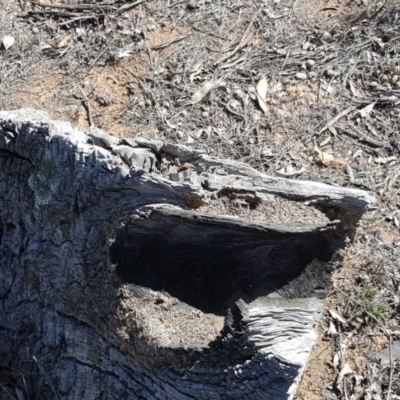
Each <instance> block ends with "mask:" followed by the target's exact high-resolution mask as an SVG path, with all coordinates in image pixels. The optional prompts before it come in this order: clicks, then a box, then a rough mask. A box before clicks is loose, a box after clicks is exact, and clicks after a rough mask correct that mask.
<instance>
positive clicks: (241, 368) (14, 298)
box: [0, 109, 374, 400]
mask: <svg viewBox="0 0 400 400" xmlns="http://www.w3.org/2000/svg"><path fill="white" fill-rule="evenodd" d="M0 163H1V169H0V176H1V179H0V212H1V224H0V236H1V247H0V252H1V259H0V260H1V261H0V271H1V277H2V279H1V280H0V300H1V307H2V315H1V319H0V365H1V371H0V382H1V384H2V386H1V387H2V390H3V395H4V396H9V397H8V398H10V399H11V398H18V399H28V398H29V399H36V398H38V399H85V400H91V399H93V400H94V399H118V400H119V399H174V400H175V399H204V400H209V399H229V400H232V399H241V400H242V399H263V400H266V399H274V400H278V399H290V398H292V397H293V395H294V393H295V389H296V386H297V382H298V380H299V379H300V377H301V372H302V369H303V367H304V365H305V363H306V361H307V357H308V354H309V352H310V350H311V347H312V345H313V342H314V339H315V337H316V333H315V330H314V328H315V322H316V320H317V318H318V315H319V313H320V312H321V309H322V307H323V302H324V298H325V295H326V291H327V289H328V288H329V284H330V276H331V272H332V270H333V269H334V268H335V267H336V265H337V264H338V262H339V258H338V256H337V252H338V250H339V249H340V248H341V247H343V246H344V245H345V243H346V241H348V240H347V239H346V236H347V235H350V236H351V234H352V232H353V231H354V229H355V227H356V224H357V221H358V220H359V218H360V217H361V215H362V214H363V213H364V212H365V211H366V210H367V209H368V207H369V206H370V205H371V204H372V203H373V202H374V199H373V197H371V195H370V194H368V193H367V192H364V191H361V190H356V189H347V188H342V187H337V186H330V185H327V184H322V183H316V182H309V181H300V180H289V179H284V178H276V177H271V176H267V175H264V174H262V173H260V172H257V171H256V170H254V169H252V168H250V167H249V166H247V165H246V164H243V163H240V162H236V161H231V160H219V159H215V158H213V157H210V156H208V155H206V154H203V153H201V152H199V151H195V150H192V149H190V148H188V147H186V146H182V145H174V144H171V143H164V142H157V141H151V140H145V139H140V138H139V139H119V138H116V137H112V136H110V135H108V134H106V133H105V132H103V131H101V130H100V129H97V128H90V129H89V130H87V131H86V132H79V131H77V130H76V129H74V128H73V127H72V126H71V125H70V124H68V123H65V122H58V121H52V120H51V119H50V118H49V117H48V115H47V114H45V113H43V112H39V111H35V110H32V109H25V110H19V111H11V112H5V111H4V112H0ZM222 198H230V199H235V201H240V202H243V203H244V204H246V205H247V207H248V208H249V209H251V208H254V209H257V208H259V207H261V206H262V205H263V204H264V205H265V204H272V205H273V204H277V203H274V202H279V201H283V202H284V203H282V204H283V210H289V211H288V212H289V216H290V215H292V214H291V212H292V211H291V208H290V207H297V206H301V207H303V208H304V209H312V210H314V211H315V212H318V213H320V215H321V216H322V217H323V218H322V219H321V220H320V221H313V223H306V222H303V223H298V224H294V223H291V222H290V223H287V224H272V223H268V222H262V221H261V222H252V221H251V220H249V219H246V218H237V217H229V216H223V215H218V214H217V213H212V212H205V211H204V210H205V209H207V207H209V210H212V207H211V206H212V204H214V203H217V202H218V201H219V200H220V199H222ZM207 204H208V206H207ZM279 204H281V203H279ZM304 204H307V205H308V206H309V207H308V208H307V207H305V206H304ZM210 205H211V206H210ZM285 207H287V208H285ZM202 210H203V211H202ZM265 210H266V211H265V215H266V217H268V213H269V212H271V213H273V212H274V208H273V207H272V208H271V211H269V208H268V207H266V208H265ZM266 219H267V220H268V218H266ZM7 393H8V394H7ZM12 396H14V397H12ZM4 398H7V397H4Z"/></svg>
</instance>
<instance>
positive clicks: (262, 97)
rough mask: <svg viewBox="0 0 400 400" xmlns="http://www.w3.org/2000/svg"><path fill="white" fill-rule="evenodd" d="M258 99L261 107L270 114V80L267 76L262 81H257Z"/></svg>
mask: <svg viewBox="0 0 400 400" xmlns="http://www.w3.org/2000/svg"><path fill="white" fill-rule="evenodd" d="M256 89H257V99H258V104H259V105H260V107H261V109H262V110H263V111H264V112H265V114H267V115H268V111H269V110H268V106H267V103H266V101H267V93H268V81H267V80H266V79H265V78H262V79H261V80H260V82H258V83H257V87H256Z"/></svg>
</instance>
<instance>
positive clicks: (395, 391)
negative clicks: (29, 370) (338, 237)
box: [0, 0, 400, 400]
mask: <svg viewBox="0 0 400 400" xmlns="http://www.w3.org/2000/svg"><path fill="white" fill-rule="evenodd" d="M34 3H35V2H34V1H30V0H0V37H1V38H4V37H5V36H6V35H9V36H12V37H13V38H14V40H15V41H14V43H13V45H12V46H11V47H9V48H8V49H5V48H4V46H3V48H2V49H1V50H0V62H1V66H0V68H1V73H0V109H3V110H4V109H15V108H20V107H26V106H31V107H35V108H38V109H43V110H45V111H47V112H49V113H50V115H51V116H52V117H53V118H55V119H62V120H68V121H70V122H71V123H72V124H74V125H76V126H78V127H79V128H80V129H85V128H87V127H88V126H89V125H91V124H94V125H96V126H98V127H100V128H102V129H104V130H106V131H108V132H110V133H111V134H114V135H117V136H126V137H135V136H146V137H150V138H155V139H161V140H169V141H173V142H178V143H184V144H188V145H190V146H192V147H196V148H201V149H203V150H205V151H207V152H208V153H209V154H210V155H215V156H219V157H224V158H226V157H229V158H232V159H240V160H242V161H244V162H247V163H249V164H250V165H252V166H254V167H255V168H258V169H260V170H262V171H263V172H266V173H268V174H270V175H276V176H288V177H291V178H296V179H308V180H314V181H320V182H326V183H330V184H337V185H343V186H347V187H358V188H362V189H365V190H369V191H371V192H373V193H374V194H375V196H376V198H377V205H376V207H375V208H374V209H372V210H370V211H369V212H368V213H367V214H366V215H365V217H364V218H363V220H362V221H361V223H360V227H359V229H358V231H357V235H356V237H355V238H354V243H353V244H352V245H351V246H349V247H348V248H347V249H345V250H344V251H343V254H342V262H341V265H340V267H339V268H338V269H337V271H336V272H335V275H334V280H333V285H332V289H331V292H330V295H329V297H328V298H327V301H326V311H325V313H324V315H323V318H322V320H321V323H320V325H319V327H318V329H319V333H320V334H319V339H318V342H317V343H316V345H315V347H314V350H313V352H312V354H311V357H310V361H309V363H308V365H307V367H306V370H305V373H304V377H303V379H302V382H301V384H300V386H299V390H298V394H297V398H298V399H302V400H314V399H353V400H356V399H359V400H360V399H390V398H392V399H399V398H400V384H399V382H400V361H396V359H395V358H394V354H395V351H394V349H395V347H396V346H398V340H399V339H400V318H399V311H400V289H399V287H400V272H399V265H398V263H399V262H398V260H399V253H400V235H399V232H400V230H399V228H400V209H399V207H400V197H399V191H400V184H399V177H400V168H399V164H400V162H399V152H400V134H399V105H400V79H399V77H400V58H399V57H400V55H399V53H400V30H399V26H400V5H398V4H396V1H395V0H393V1H391V0H381V1H378V0H353V1H350V0H349V1H345V0H234V1H231V0H188V1H187V0H183V1H168V0H159V1H157V0H147V1H146V0H143V1H138V2H136V3H134V2H133V1H128V0H124V1H122V0H120V1H118V0H117V1H113V2H112V1H108V2H107V1H90V0H86V1H84V0H58V1H56V0H47V1H46V3H45V2H42V4H44V3H45V4H47V7H43V6H39V5H37V4H34ZM36 3H39V2H38V1H36ZM106 3H112V5H111V6H107V5H105V4H106ZM57 5H58V6H60V5H64V6H65V8H63V7H58V8H57V7H54V6H57ZM131 5H132V7H130V6H131ZM7 47H8V46H7ZM260 81H261V82H262V83H263V84H264V90H265V91H264V94H265V96H264V97H263V99H261V100H260V99H259V98H257V89H256V88H257V87H259V86H257V85H258V84H259V82H260ZM316 149H317V150H316ZM263 207H264V208H263ZM279 207H281V211H282V210H284V209H285V206H284V205H281V206H279ZM206 211H210V210H206ZM214 211H215V210H214ZM216 211H218V212H224V213H229V214H236V215H244V216H246V217H247V218H251V219H256V220H257V219H263V218H262V217H263V215H264V214H265V213H269V214H270V215H271V214H273V213H271V209H270V208H269V207H268V205H263V206H260V207H259V208H258V209H257V208H256V209H255V210H253V209H250V207H248V206H247V205H246V204H240V203H237V202H235V201H234V200H232V199H221V201H220V203H219V205H218V209H217V210H216ZM279 215H280V216H283V217H282V218H280V217H279V218H275V219H278V220H279V221H281V222H285V221H283V220H286V221H287V220H290V218H291V215H290V213H289V214H288V213H286V215H285V213H284V212H281V213H280V214H279ZM307 216H308V218H309V219H311V220H313V219H314V218H318V215H317V214H315V213H313V212H309V213H308V214H307ZM279 221H275V220H274V222H279ZM168 301H170V300H168ZM171 301H172V300H171ZM196 318H197V317H196ZM384 348H388V349H389V350H390V354H392V356H391V360H390V359H389V361H386V362H385V361H384V360H383V359H382V360H381V359H380V356H379V353H378V352H379V351H381V350H382V349H384ZM392 350H393V351H392Z"/></svg>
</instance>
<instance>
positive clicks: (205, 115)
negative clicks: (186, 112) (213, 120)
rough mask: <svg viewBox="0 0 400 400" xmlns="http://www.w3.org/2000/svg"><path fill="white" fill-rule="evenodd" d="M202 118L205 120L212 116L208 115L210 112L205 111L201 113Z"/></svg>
mask: <svg viewBox="0 0 400 400" xmlns="http://www.w3.org/2000/svg"><path fill="white" fill-rule="evenodd" d="M201 116H202V117H203V118H208V117H209V116H210V114H209V113H208V111H203V112H202V113H201Z"/></svg>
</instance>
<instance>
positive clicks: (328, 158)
mask: <svg viewBox="0 0 400 400" xmlns="http://www.w3.org/2000/svg"><path fill="white" fill-rule="evenodd" d="M314 152H315V154H316V156H317V157H318V159H319V160H320V161H321V162H322V164H324V165H325V166H327V167H334V168H344V167H345V166H346V165H347V164H348V162H347V160H345V159H344V158H343V157H339V156H334V155H333V154H329V153H325V152H323V151H321V150H320V149H319V148H318V147H317V146H315V147H314Z"/></svg>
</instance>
